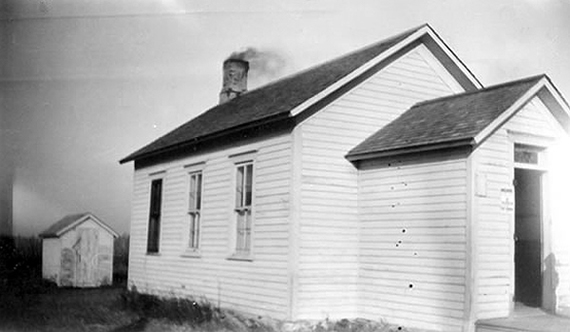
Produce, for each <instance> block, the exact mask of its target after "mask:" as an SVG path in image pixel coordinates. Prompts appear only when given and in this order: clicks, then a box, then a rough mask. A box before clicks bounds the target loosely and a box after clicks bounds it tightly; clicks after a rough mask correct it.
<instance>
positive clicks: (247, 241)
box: [244, 211, 251, 252]
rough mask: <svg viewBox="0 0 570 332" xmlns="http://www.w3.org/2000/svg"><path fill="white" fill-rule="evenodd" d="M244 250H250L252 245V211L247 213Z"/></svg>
mask: <svg viewBox="0 0 570 332" xmlns="http://www.w3.org/2000/svg"><path fill="white" fill-rule="evenodd" d="M244 237H245V239H244V250H245V251H247V252H249V251H250V247H251V211H247V212H246V213H245V234H244Z"/></svg>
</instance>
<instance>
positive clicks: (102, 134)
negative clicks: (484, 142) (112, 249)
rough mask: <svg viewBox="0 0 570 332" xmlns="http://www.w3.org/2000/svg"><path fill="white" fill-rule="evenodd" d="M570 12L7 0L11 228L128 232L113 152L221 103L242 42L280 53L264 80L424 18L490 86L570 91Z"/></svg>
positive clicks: (501, 1) (1, 25)
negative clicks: (528, 81)
mask: <svg viewBox="0 0 570 332" xmlns="http://www.w3.org/2000/svg"><path fill="white" fill-rule="evenodd" d="M568 17H570V0H493V1H490V0H489V1H481V0H473V1H468V0H461V1H458V0H441V1H435V0H421V1H411V0H394V1H377V0H369V1H364V0H362V1H358V0H357V1H334V0H330V1H324V0H322V1H321V0H304V1H302V0H293V1H274V0H250V1H246V0H219V1H190V0H185V1H182V0H153V1H150V0H123V1H114V0H99V1H92V0H4V1H3V2H0V107H1V109H0V111H1V113H0V121H1V122H0V130H2V135H1V136H0V137H1V140H2V141H1V142H0V143H1V144H0V145H3V147H2V149H0V151H2V166H1V167H2V168H1V169H0V173H1V172H4V173H11V174H13V204H14V207H13V224H14V233H16V234H20V235H37V234H38V233H39V232H41V231H42V230H43V229H45V228H47V227H48V226H49V225H50V224H52V223H53V222H55V221H57V220H58V219H60V218H62V217H63V216H64V215H66V214H70V213H77V212H83V211H91V212H93V213H94V214H95V215H97V216H98V217H99V218H100V219H102V220H103V221H105V222H106V223H108V224H109V225H111V226H112V227H113V228H114V229H115V230H116V231H117V232H119V233H125V232H127V233H128V231H129V222H130V208H131V207H130V203H131V195H132V179H133V164H132V163H128V164H124V165H120V164H119V163H118V161H119V160H120V159H121V158H123V157H125V156H126V155H128V154H130V153H131V152H133V151H134V150H137V149H138V148H140V147H142V146H143V145H145V144H147V143H149V142H151V141H152V140H154V139H156V138H158V137H159V136H161V135H163V134H165V133H167V132H168V131H170V130H172V129H174V128H175V127H177V126H179V125H181V124H182V123H184V122H186V121H188V120H190V119H191V118H193V117H195V116H196V115H198V114H200V113H201V112H203V111H205V110H206V109H208V108H210V107H211V106H213V105H215V104H216V103H217V102H218V93H219V91H220V88H221V78H222V76H221V67H222V62H223V60H224V59H225V58H227V57H228V56H229V55H230V54H231V53H233V52H236V51H238V52H239V51H242V50H245V49H246V48H248V47H253V48H256V49H257V50H260V51H262V52H264V54H265V55H267V56H268V57H269V58H270V59H271V61H272V62H271V63H270V67H269V70H265V71H264V72H263V73H260V72H259V71H258V72H257V73H256V72H255V71H253V72H252V73H251V75H252V76H251V80H250V84H249V86H250V88H255V87H258V86H260V85H263V84H265V83H268V82H269V81H271V80H274V79H278V78H280V77H283V76H285V75H289V74H292V73H294V72H297V71H299V70H302V69H304V68H307V67H309V66H313V65H316V64H318V63H320V62H323V61H326V60H329V59H331V58H334V57H336V56H339V55H342V54H344V53H347V52H350V51H353V50H355V49H358V48H360V47H363V46H365V45H368V44H370V43H373V42H376V41H379V40H382V39H384V38H387V37H390V36H392V35H394V34H397V33H400V32H402V31H404V30H407V29H410V28H413V27H416V26H419V25H421V24H424V23H429V24H430V25H431V26H432V27H433V28H434V29H435V30H436V32H437V33H438V34H439V36H440V37H441V38H442V39H443V40H444V41H445V42H446V44H447V45H448V46H449V47H450V48H451V49H452V50H453V51H454V52H455V53H456V54H457V56H458V57H459V58H460V59H461V60H462V61H463V62H464V63H465V64H466V65H467V67H468V68H470V70H471V71H472V72H473V73H474V74H475V75H476V76H477V77H478V78H479V80H480V81H481V82H482V83H483V84H484V85H492V84H495V83H501V82H505V81H508V80H513V79H517V78H522V77H526V76H531V75H536V74H540V73H546V74H548V75H549V76H550V78H551V79H552V80H553V82H554V84H555V85H556V86H557V87H558V88H559V90H560V92H561V93H562V94H563V95H565V96H566V98H570V20H568ZM266 69H267V68H266ZM6 165H12V166H6ZM8 167H9V168H10V169H7V168H8Z"/></svg>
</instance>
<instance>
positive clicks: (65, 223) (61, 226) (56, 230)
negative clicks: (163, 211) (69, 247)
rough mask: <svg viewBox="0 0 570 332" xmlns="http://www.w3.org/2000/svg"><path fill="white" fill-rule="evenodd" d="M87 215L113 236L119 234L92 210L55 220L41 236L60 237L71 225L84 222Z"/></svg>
mask: <svg viewBox="0 0 570 332" xmlns="http://www.w3.org/2000/svg"><path fill="white" fill-rule="evenodd" d="M87 217H91V219H92V220H93V221H94V222H96V223H98V224H99V225H101V226H102V227H103V228H105V229H107V230H108V231H109V233H111V234H112V235H113V236H115V237H117V236H118V234H117V233H116V232H115V231H114V230H113V229H111V227H109V226H108V225H107V224H105V223H104V222H102V221H101V220H99V218H97V217H96V216H95V215H93V214H92V213H90V212H83V213H76V214H69V215H67V216H65V217H63V218H62V219H60V220H58V221H57V222H55V223H54V224H53V225H51V226H50V227H48V228H47V229H46V230H44V231H43V232H41V233H40V235H39V236H40V237H41V238H50V237H59V236H61V235H62V234H64V233H66V232H67V231H68V230H69V229H71V227H72V226H73V225H74V224H75V223H77V224H79V223H82V222H83V221H84V220H87Z"/></svg>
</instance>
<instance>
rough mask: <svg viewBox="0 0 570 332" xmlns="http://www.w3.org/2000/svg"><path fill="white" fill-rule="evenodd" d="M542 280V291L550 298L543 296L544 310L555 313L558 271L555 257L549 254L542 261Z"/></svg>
mask: <svg viewBox="0 0 570 332" xmlns="http://www.w3.org/2000/svg"><path fill="white" fill-rule="evenodd" d="M542 280H543V282H544V283H545V287H544V289H545V290H546V292H547V293H550V294H553V295H552V296H543V299H544V309H546V310H547V311H548V312H551V313H556V308H557V300H558V296H557V294H556V290H557V288H558V283H559V279H558V271H557V265H556V255H554V254H552V253H551V254H550V255H548V256H547V257H546V259H545V261H544V271H542Z"/></svg>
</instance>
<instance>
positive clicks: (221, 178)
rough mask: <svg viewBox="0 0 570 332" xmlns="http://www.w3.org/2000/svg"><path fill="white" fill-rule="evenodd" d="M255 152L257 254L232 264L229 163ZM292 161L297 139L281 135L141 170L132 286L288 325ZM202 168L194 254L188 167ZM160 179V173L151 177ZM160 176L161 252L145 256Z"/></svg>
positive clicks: (135, 199)
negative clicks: (197, 247) (189, 236)
mask: <svg viewBox="0 0 570 332" xmlns="http://www.w3.org/2000/svg"><path fill="white" fill-rule="evenodd" d="M254 150H255V151H256V152H255V153H254V154H253V155H254V156H255V157H254V162H255V164H254V187H255V189H254V200H253V204H254V207H253V215H254V221H253V255H252V257H251V258H252V259H251V260H250V261H245V260H231V259H229V258H230V256H231V254H232V251H233V250H232V247H233V245H232V242H233V241H232V239H233V236H234V229H235V214H234V208H235V198H234V192H235V186H234V179H235V176H236V175H235V164H234V161H233V160H232V158H229V156H232V155H235V154H240V153H243V152H248V151H254ZM236 158H237V157H236ZM291 160H292V156H291V135H290V134H283V135H281V136H278V137H273V138H269V139H266V140H264V141H261V142H259V141H258V142H252V143H249V144H243V145H239V146H234V147H231V148H228V149H225V150H218V151H213V152H208V153H204V154H200V155H196V156H192V157H188V158H182V159H178V160H174V161H171V162H167V163H163V164H159V165H155V166H151V167H147V168H142V169H138V170H136V171H135V180H134V193H133V210H132V223H131V242H130V254H129V282H128V283H129V287H132V286H136V288H137V289H138V290H139V291H142V292H147V293H153V294H159V295H164V296H193V297H195V298H197V299H201V298H205V299H207V300H208V301H210V302H211V303H213V304H214V305H220V306H222V307H225V308H232V309H237V310H241V311H244V312H249V313H253V314H267V315H271V316H274V317H277V318H286V317H287V314H288V309H289V308H288V303H289V297H290V294H289V290H288V285H289V280H290V278H289V277H290V276H289V269H288V257H289V256H288V255H289V211H290V197H291V193H290V191H291V188H290V186H291ZM196 163H203V164H202V166H201V167H202V172H203V200H202V228H201V248H200V251H199V252H198V253H193V254H188V253H187V252H186V251H185V245H186V241H187V235H186V234H187V233H188V219H187V217H188V215H187V204H188V203H187V190H188V189H187V188H188V169H186V168H185V166H186V165H192V164H196ZM192 169H195V167H193V168H192ZM155 172H162V173H159V174H158V175H154V176H151V174H153V173H155ZM157 176H158V177H162V178H163V195H162V197H163V204H162V220H161V229H160V233H161V235H160V250H159V253H158V254H155V255H147V254H146V242H147V227H148V216H149V203H150V183H151V180H152V179H153V178H155V177H157Z"/></svg>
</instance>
